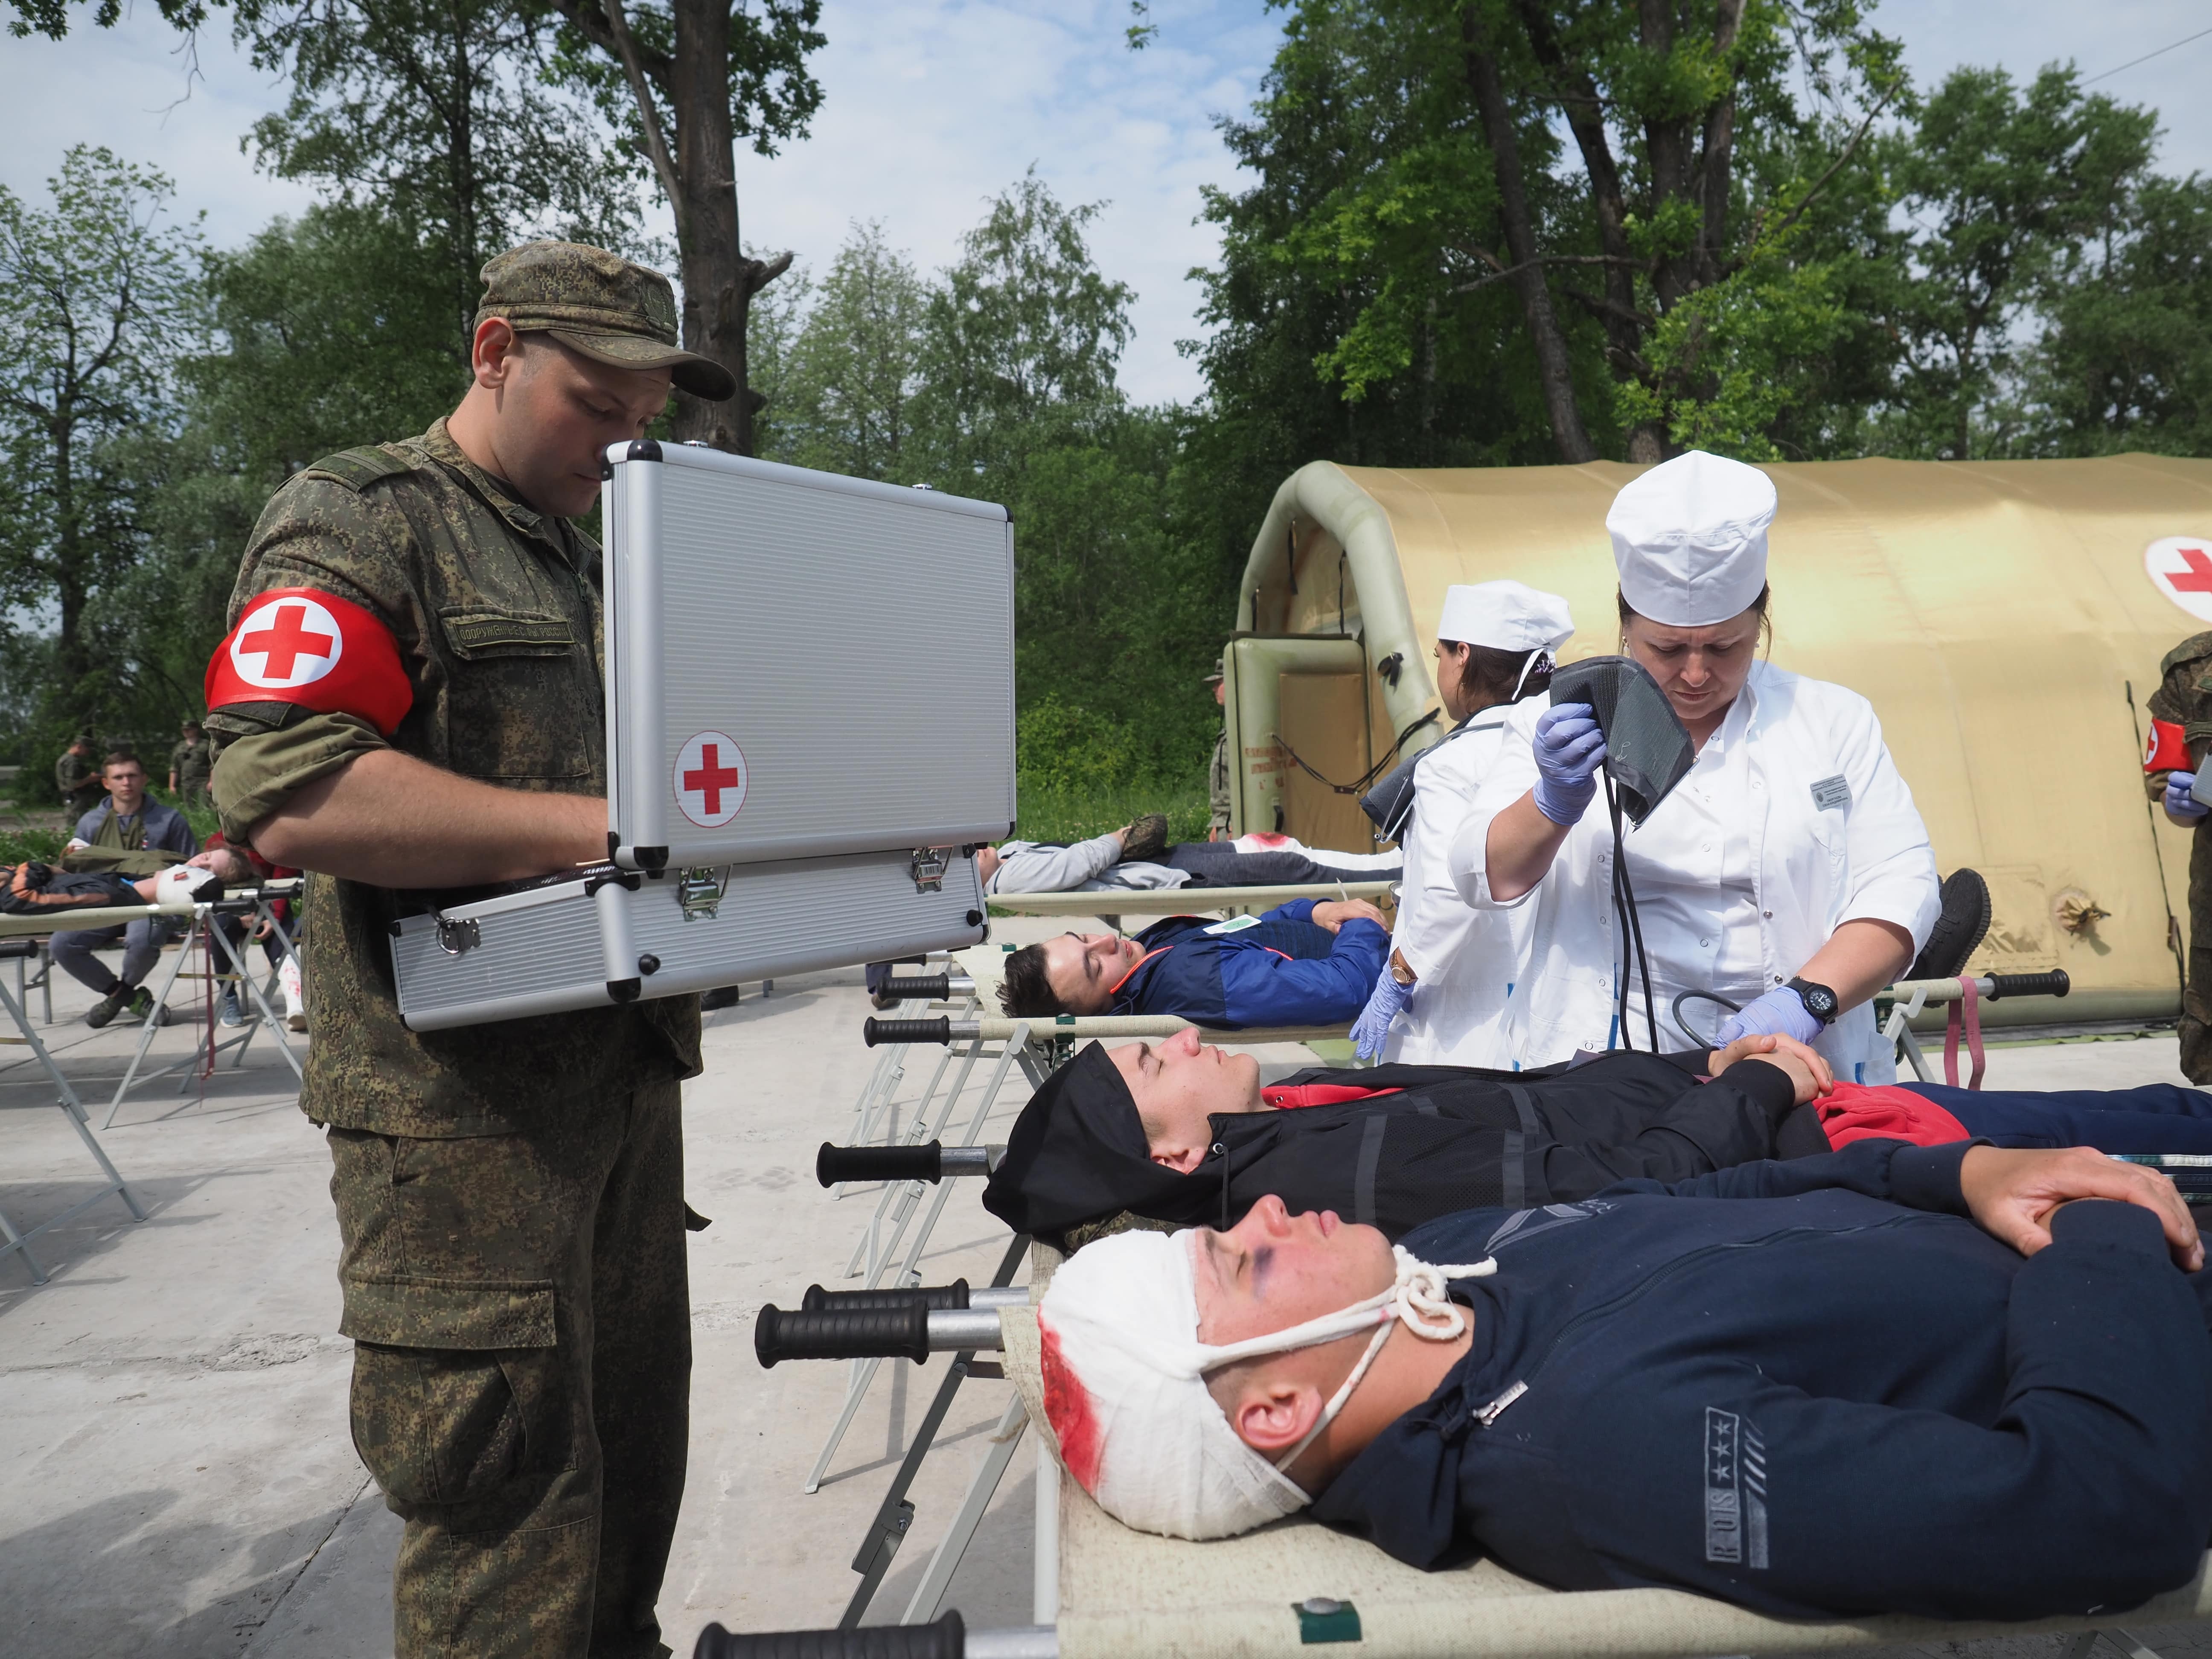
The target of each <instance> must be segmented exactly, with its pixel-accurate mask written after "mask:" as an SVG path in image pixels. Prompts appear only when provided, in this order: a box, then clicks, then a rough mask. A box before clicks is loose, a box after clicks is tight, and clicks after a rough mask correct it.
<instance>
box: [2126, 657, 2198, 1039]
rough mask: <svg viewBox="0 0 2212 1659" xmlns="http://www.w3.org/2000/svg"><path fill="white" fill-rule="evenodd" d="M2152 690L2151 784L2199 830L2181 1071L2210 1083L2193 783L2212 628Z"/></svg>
mask: <svg viewBox="0 0 2212 1659" xmlns="http://www.w3.org/2000/svg"><path fill="white" fill-rule="evenodd" d="M2158 675H2159V682H2158V690H2155V691H2154V692H2152V693H2151V696H2150V717H2151V732H2150V740H2149V743H2148V749H2147V752H2146V753H2145V754H2144V756H2143V771H2144V774H2145V780H2144V781H2145V783H2146V785H2147V787H2148V789H2149V792H2150V796H2151V799H2153V800H2158V801H2162V802H2163V803H2164V805H2165V807H2166V817H2168V818H2170V819H2172V821H2173V822H2174V823H2179V824H2181V825H2182V826H2184V827H2185V828H2186V827H2188V826H2191V825H2194V826H2195V827H2196V830H2197V833H2196V835H2195V836H2193V837H2192V838H2191V842H2190V849H2189V982H2188V984H2187V986H2186V987H2185V989H2184V990H2183V991H2182V994H2181V1030H2180V1036H2181V1072H2182V1075H2183V1076H2185V1077H2186V1078H2187V1079H2189V1080H2190V1081H2191V1083H2205V1082H2212V829H2206V828H2205V825H2206V824H2207V823H2208V822H2212V811H2207V809H2206V808H2205V807H2204V806H2203V805H2202V804H2201V803H2199V802H2198V801H2197V800H2195V799H2192V798H2191V794H2190V786H2191V784H2193V783H2194V782H2195V781H2197V778H2196V775H2197V769H2198V767H2199V766H2201V765H2202V764H2203V760H2204V756H2205V752H2206V750H2212V634H2198V635H2195V636H2194V637H2192V638H2190V639H2186V640H2184V641H2182V642H2181V643H2180V644H2179V645H2177V646H2176V647H2173V649H2172V650H2171V651H2169V652H2167V653H2166V660H2165V661H2163V662H2161V663H2160V664H2159V665H2158Z"/></svg>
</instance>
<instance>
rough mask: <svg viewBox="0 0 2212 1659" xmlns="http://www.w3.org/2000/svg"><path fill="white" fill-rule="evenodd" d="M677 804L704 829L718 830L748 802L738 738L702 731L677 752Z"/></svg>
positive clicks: (743, 761)
mask: <svg viewBox="0 0 2212 1659" xmlns="http://www.w3.org/2000/svg"><path fill="white" fill-rule="evenodd" d="M675 783H676V804H677V805H678V807H680V808H682V809H683V812H684V817H687V818H689V819H690V821H691V822H692V823H696V824H697V825H698V826H699V827H700V828H701V829H720V827H721V826H722V825H724V824H726V823H728V822H729V821H730V820H731V819H732V818H733V817H737V815H738V808H739V807H741V806H743V805H744V804H745V757H744V751H743V750H740V749H739V748H738V745H737V741H736V739H735V738H732V737H730V736H729V735H728V734H727V733H726V732H700V733H698V734H697V735H696V736H695V737H693V738H690V740H689V741H688V742H686V743H685V744H684V747H683V748H682V749H680V750H678V751H677V755H676V769H675Z"/></svg>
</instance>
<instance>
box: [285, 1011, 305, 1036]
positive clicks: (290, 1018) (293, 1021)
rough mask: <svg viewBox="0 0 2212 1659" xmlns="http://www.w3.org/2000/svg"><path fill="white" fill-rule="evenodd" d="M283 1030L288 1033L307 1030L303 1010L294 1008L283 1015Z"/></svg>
mask: <svg viewBox="0 0 2212 1659" xmlns="http://www.w3.org/2000/svg"><path fill="white" fill-rule="evenodd" d="M284 1029H285V1030H288V1031H304V1030H307V1010H306V1009H305V1008H295V1009H294V1010H293V1011H292V1012H290V1013H289V1014H287V1015H285V1016H284Z"/></svg>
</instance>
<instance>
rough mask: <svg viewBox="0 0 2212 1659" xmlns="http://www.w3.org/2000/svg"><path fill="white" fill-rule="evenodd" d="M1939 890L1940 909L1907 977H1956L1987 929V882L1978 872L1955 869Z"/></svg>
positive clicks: (1988, 925) (1988, 912) (1961, 971)
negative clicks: (1926, 943) (1925, 945)
mask: <svg viewBox="0 0 2212 1659" xmlns="http://www.w3.org/2000/svg"><path fill="white" fill-rule="evenodd" d="M1939 892H1940V895H1941V897H1942V910H1941V911H1940V912H1939V913H1938V914H1937V915H1936V925H1935V927H1932V928H1930V929H1929V933H1928V945H1927V948H1926V949H1925V950H1923V951H1921V953H1920V957H1919V959H1918V960H1917V961H1916V962H1915V963H1913V964H1912V966H1911V969H1908V970H1907V973H1906V975H1905V976H1906V977H1907V978H1909V979H1955V978H1956V977H1957V976H1958V975H1960V974H1962V973H1964V972H1965V971H1966V958H1967V957H1971V956H1972V955H1973V954H1974V951H1975V950H1976V948H1977V947H1978V946H1979V945H1980V944H1981V942H1982V940H1983V939H1984V938H1985V937H1987V936H1988V933H1989V931H1990V884H1989V883H1988V882H1986V881H1984V879H1983V878H1982V877H1981V874H1980V872H1978V871H1973V870H1954V871H1953V872H1951V873H1950V874H1949V875H1948V876H1946V877H1945V878H1943V885H1942V888H1941V889H1939Z"/></svg>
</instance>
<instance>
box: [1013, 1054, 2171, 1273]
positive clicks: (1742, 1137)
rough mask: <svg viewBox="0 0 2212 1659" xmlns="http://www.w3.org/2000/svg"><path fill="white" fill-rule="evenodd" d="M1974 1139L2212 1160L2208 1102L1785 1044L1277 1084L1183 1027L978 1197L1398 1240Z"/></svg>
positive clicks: (1046, 1105) (1057, 1236) (1045, 1104)
mask: <svg viewBox="0 0 2212 1659" xmlns="http://www.w3.org/2000/svg"><path fill="white" fill-rule="evenodd" d="M1977 1137H1978V1138H1980V1139H1986V1140H1989V1141H1990V1142H1992V1143H1993V1144H1995V1145H1997V1146H2027V1147H2051V1146H2091V1147H2094V1148H2096V1149H2097V1150H2099V1151H2101V1152H2125V1153H2172V1152H2182V1153H2197V1154H2204V1153H2212V1094H2208V1093H2206V1092H2205V1091H2203V1090H2199V1089H2189V1088H2183V1087H2181V1086H2179V1085H2173V1084H2163V1083H2161V1084H2151V1085H2145V1086H2143V1087H2141V1088H2135V1089H2112V1090H2067V1091H2051V1092H2028V1091H1997V1090H1990V1091H1982V1092H1976V1091H1969V1090H1966V1089H1957V1088H1949V1087H1946V1086H1944V1085H1939V1084H1905V1085H1883V1086H1880V1087H1876V1086H1872V1085H1856V1084H1849V1083H1838V1082H1837V1081H1836V1080H1835V1079H1834V1078H1833V1076H1832V1073H1830V1071H1829V1069H1828V1065H1827V1062H1826V1060H1824V1059H1822V1058H1821V1056H1820V1054H1819V1053H1818V1052H1816V1051H1815V1050H1814V1049H1813V1048H1809V1047H1808V1046H1807V1045H1806V1044H1804V1043H1802V1042H1797V1041H1796V1039H1794V1038H1791V1037H1786V1036H1780V1035H1779V1034H1776V1035H1771V1036H1747V1037H1739V1038H1738V1039H1736V1041H1735V1042H1732V1043H1729V1045H1728V1046H1727V1047H1725V1048H1714V1049H1711V1050H1710V1051H1699V1052H1697V1053H1693V1054H1669V1055H1657V1054H1644V1053H1642V1052H1640V1051H1628V1050H1615V1051H1614V1052H1613V1053H1612V1054H1603V1055H1600V1056H1598V1057H1597V1058H1596V1059H1595V1060H1589V1061H1587V1062H1585V1063H1583V1065H1580V1066H1548V1067H1546V1068H1544V1069H1542V1070H1540V1071H1533V1072H1491V1071H1483V1070H1480V1069H1477V1068H1474V1067H1472V1066H1408V1065H1384V1066H1368V1067H1364V1068H1361V1069H1358V1070H1350V1069H1337V1068H1334V1067H1329V1066H1319V1067H1314V1068H1311V1069H1309V1070H1305V1071H1301V1072H1297V1073H1294V1074H1293V1075H1291V1077H1289V1078H1287V1079H1285V1080H1284V1081H1282V1082H1280V1083H1278V1084H1273V1085H1262V1083H1261V1076H1260V1066H1259V1062H1258V1061H1257V1060H1255V1059H1254V1058H1253V1057H1252V1056H1251V1055H1250V1054H1239V1053H1236V1052H1234V1051H1232V1050H1230V1049H1227V1048H1216V1047H1214V1046H1212V1044H1209V1043H1205V1042H1200V1040H1199V1036H1198V1033H1197V1032H1196V1031H1194V1030H1185V1031H1180V1032H1178V1033H1176V1035H1175V1036H1171V1037H1166V1038H1163V1039H1158V1040H1156V1041H1153V1042H1140V1043H1131V1044H1128V1045H1127V1046H1125V1047H1122V1048H1110V1049H1109V1048H1106V1047H1104V1046H1103V1044H1098V1043H1092V1044H1091V1045H1089V1046H1087V1047H1085V1048H1083V1049H1082V1050H1080V1051H1079V1053H1078V1054H1076V1055H1075V1057H1074V1058H1073V1060H1070V1061H1069V1062H1068V1063H1067V1064H1066V1066H1062V1067H1060V1070H1059V1071H1057V1072H1055V1073H1053V1075H1052V1076H1051V1077H1049V1078H1048V1079H1046V1080H1045V1082H1044V1083H1043V1085H1042V1086H1041V1087H1040V1088H1039V1089H1038V1090H1037V1091H1036V1094H1035V1095H1034V1096H1033V1097H1031V1098H1030V1102H1029V1103H1028V1104H1027V1105H1026V1106H1024V1108H1023V1109H1022V1112H1021V1115H1020V1116H1019V1117H1018V1118H1017V1119H1016V1120H1015V1122H1014V1126H1013V1128H1012V1132H1011V1133H1009V1134H1008V1135H1007V1137H1006V1153H1005V1155H1004V1156H1003V1157H1002V1158H1000V1160H999V1162H998V1164H997V1165H996V1167H995V1168H994V1170H993V1171H992V1174H991V1176H990V1180H989V1182H988V1183H987V1186H986V1187H985V1188H984V1196H983V1204H984V1207H985V1208H987V1209H988V1210H989V1211H990V1212H992V1213H993V1214H994V1215H995V1216H997V1217H998V1218H1000V1220H1001V1221H1004V1222H1005V1223H1006V1225H1008V1226H1010V1227H1012V1228H1013V1229H1014V1231H1017V1232H1023V1233H1028V1234H1030V1235H1032V1236H1033V1237H1042V1238H1044V1239H1046V1240H1047V1241H1048V1242H1058V1243H1062V1244H1073V1243H1080V1242H1082V1240H1083V1239H1085V1238H1086V1237H1095V1236H1096V1233H1097V1231H1098V1230H1099V1229H1100V1228H1102V1227H1105V1226H1108V1225H1111V1224H1113V1223H1114V1222H1115V1221H1116V1220H1117V1219H1118V1218H1121V1217H1123V1216H1124V1215H1127V1216H1130V1217H1136V1218H1144V1219H1146V1220H1150V1221H1155V1222H1167V1223H1171V1224H1176V1225H1189V1224H1191V1223H1194V1222H1213V1223H1217V1224H1218V1225H1228V1224H1229V1223H1230V1222H1231V1221H1233V1220H1234V1219H1235V1218H1237V1217H1239V1216H1242V1215H1243V1214H1244V1213H1245V1212H1247V1211H1248V1210H1249V1209H1250V1208H1251V1206H1252V1205H1253V1204H1254V1203H1255V1202H1256V1201H1257V1200H1259V1199H1260V1198H1261V1196H1263V1195H1264V1194H1270V1193H1272V1194H1276V1195H1277V1196H1279V1197H1280V1198H1281V1199H1282V1200H1284V1201H1285V1203H1287V1204H1289V1205H1290V1206H1291V1207H1292V1208H1294V1209H1301V1210H1305V1209H1312V1210H1322V1209H1330V1210H1335V1211H1337V1212H1340V1213H1341V1214H1344V1215H1346V1216H1349V1217H1351V1218H1352V1219H1353V1220H1356V1221H1361V1222H1366V1223H1369V1224H1370V1225H1374V1226H1376V1227H1378V1228H1380V1229H1381V1230H1382V1231H1383V1235H1384V1236H1385V1237H1389V1238H1397V1237H1402V1236H1403V1235H1404V1234H1405V1233H1407V1232H1408V1231H1411V1230H1412V1229H1413V1228H1414V1227H1417V1226H1419V1225H1421V1224H1422V1223H1424V1222H1426V1221H1431V1220H1433V1219H1435V1218H1437V1216H1439V1215H1443V1214H1446V1213H1448V1212H1451V1211H1453V1210H1459V1209H1464V1208H1466V1207H1467V1206H1468V1204H1469V1203H1471V1202H1472V1203H1480V1204H1500V1205H1503V1206H1504V1207H1505V1208H1507V1209H1511V1210H1517V1209H1521V1208H1522V1207H1524V1206H1542V1205H1546V1204H1557V1203H1571V1202H1574V1201H1575V1200H1580V1199H1584V1198H1588V1197H1589V1196H1590V1195H1591V1194H1595V1193H1597V1192H1600V1191H1601V1190H1603V1189H1604V1188H1607V1187H1609V1186H1611V1185H1613V1183H1614V1182H1618V1181H1625V1180H1628V1179H1631V1178H1644V1179H1649V1180H1656V1181H1684V1180H1688V1179H1690V1178H1691V1177H1692V1176H1700V1175H1705V1174H1706V1173H1708V1172H1710V1171H1711V1170H1719V1169H1726V1168H1728V1167H1729V1166H1731V1165H1734V1164H1746V1163H1751V1162H1753V1161H1755V1160H1758V1159H1762V1158H1807V1157H1813V1156H1816V1155H1818V1154H1820V1153H1824V1152H1832V1151H1834V1150H1836V1149H1838V1148H1840V1147H1844V1146H1850V1144H1852V1143H1853V1142H1855V1141H1858V1140H1864V1139H1877V1138H1879V1139H1897V1140H1907V1141H1911V1142H1914V1143H1916V1144H1917V1145H1921V1146H1939V1145H1942V1144H1945V1143H1948V1142H1951V1141H1960V1140H1966V1139H1969V1138H1977Z"/></svg>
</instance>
